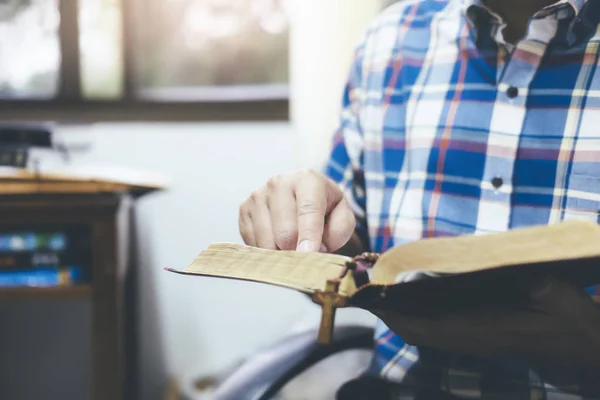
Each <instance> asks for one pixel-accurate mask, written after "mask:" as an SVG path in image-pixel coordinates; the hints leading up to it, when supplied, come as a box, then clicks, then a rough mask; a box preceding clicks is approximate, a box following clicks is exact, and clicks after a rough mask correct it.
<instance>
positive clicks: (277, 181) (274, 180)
mask: <svg viewBox="0 0 600 400" xmlns="http://www.w3.org/2000/svg"><path fill="white" fill-rule="evenodd" d="M282 180H283V178H282V177H281V175H276V176H273V177H271V178H269V180H268V181H267V184H266V188H267V190H271V191H272V190H275V189H277V188H278V187H279V186H280V185H281V181H282Z"/></svg>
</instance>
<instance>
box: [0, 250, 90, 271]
mask: <svg viewBox="0 0 600 400" xmlns="http://www.w3.org/2000/svg"><path fill="white" fill-rule="evenodd" d="M81 263H82V260H81V259H80V257H77V255H76V254H65V253H62V254H61V253H56V252H35V253H29V252H28V253H5V254H3V253H0V271H13V270H27V269H38V268H59V267H62V266H65V265H74V264H81Z"/></svg>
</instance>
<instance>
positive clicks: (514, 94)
mask: <svg viewBox="0 0 600 400" xmlns="http://www.w3.org/2000/svg"><path fill="white" fill-rule="evenodd" d="M506 94H507V95H508V97H509V98H511V99H514V98H515V97H517V96H518V95H519V89H517V88H516V87H514V86H511V87H509V88H508V90H507V91H506Z"/></svg>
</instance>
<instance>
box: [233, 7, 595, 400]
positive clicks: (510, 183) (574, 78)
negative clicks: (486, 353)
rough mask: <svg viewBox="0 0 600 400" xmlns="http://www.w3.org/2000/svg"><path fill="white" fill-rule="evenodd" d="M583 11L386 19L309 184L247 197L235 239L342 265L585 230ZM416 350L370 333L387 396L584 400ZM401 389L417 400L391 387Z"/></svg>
mask: <svg viewBox="0 0 600 400" xmlns="http://www.w3.org/2000/svg"><path fill="white" fill-rule="evenodd" d="M599 3H600V1H599V0H587V1H586V0H561V1H559V2H555V1H554V0H487V1H484V0H445V1H444V0H420V1H404V2H400V3H398V4H396V5H393V6H391V7H390V8H388V9H387V10H386V11H385V12H384V13H383V14H382V15H381V16H380V17H379V18H377V20H376V21H375V22H374V23H373V24H372V25H371V26H370V27H369V29H368V30H367V32H366V34H365V36H364V38H363V40H362V42H361V44H360V45H359V46H358V48H357V50H356V54H355V62H354V64H353V66H352V69H351V73H350V77H349V80H348V84H347V86H346V90H345V93H344V98H343V106H344V107H343V114H342V120H341V127H340V129H339V131H338V132H337V134H336V136H335V140H334V146H333V150H332V153H331V158H330V160H329V163H328V165H327V168H326V173H325V175H321V174H319V173H317V172H311V171H303V172H298V173H294V174H290V175H285V176H279V177H275V178H273V179H271V180H270V181H269V182H268V183H267V184H266V185H265V186H264V187H262V188H260V189H258V190H257V191H255V192H254V193H253V194H252V196H251V197H250V198H249V199H248V200H247V201H246V202H245V203H244V204H242V206H241V208H240V232H241V234H242V237H243V239H244V241H245V242H246V243H247V244H249V245H253V246H259V247H264V248H269V249H282V250H293V249H297V250H298V251H329V252H334V251H338V252H342V253H346V254H349V255H356V254H358V253H359V252H361V251H364V250H370V251H375V252H382V251H385V250H386V249H388V248H390V247H391V246H394V245H399V244H402V243H406V242H408V241H413V240H418V239H421V238H429V237H436V236H449V235H464V234H484V233H491V232H501V231H505V230H508V229H514V228H519V227H525V226H531V225H539V224H551V223H556V222H559V221H561V220H565V219H573V218H580V219H586V220H590V221H594V222H597V221H598V216H599V214H600V107H599V106H600V70H599V69H598V57H599V56H600V50H599V45H600V35H598V34H597V31H598V23H599V20H600V6H599ZM593 290H594V289H590V293H592V295H593ZM596 294H598V293H596ZM586 296H587V295H586ZM584 297H585V296H584ZM587 300H589V299H587ZM587 300H585V299H584V300H583V301H587ZM515 340H518V339H517V338H515ZM419 350H421V353H423V349H417V348H415V347H413V346H409V345H407V344H405V343H404V341H403V340H402V339H401V338H400V337H399V336H397V335H395V334H394V333H393V332H391V331H390V330H389V329H388V328H387V327H386V326H385V325H383V323H381V324H380V325H379V327H378V329H377V334H376V349H375V357H374V362H373V367H374V369H375V370H376V372H377V373H378V375H379V376H381V377H383V378H384V379H386V380H388V381H391V382H397V383H401V384H402V385H401V386H400V387H399V389H398V392H397V393H396V394H397V396H398V397H400V395H401V394H407V397H402V398H415V397H417V396H419V395H420V396H423V397H420V398H426V399H437V398H442V396H454V397H451V398H469V399H472V398H486V399H488V398H501V399H538V398H539V399H542V398H552V399H562V398H565V399H567V398H568V399H579V398H583V397H582V396H584V392H585V396H587V397H586V398H592V397H590V396H591V395H596V394H598V398H600V393H590V391H589V390H587V392H586V391H585V390H583V389H582V386H585V384H582V382H581V376H578V374H577V371H576V370H575V369H574V368H567V367H565V368H563V369H561V371H558V367H557V369H556V370H555V371H554V373H553V371H551V370H552V368H550V367H549V369H550V371H544V373H542V372H541V371H539V370H537V369H536V370H532V369H531V368H529V367H528V366H526V365H524V363H521V362H519V360H509V361H506V360H495V359H492V360H488V359H486V360H480V359H474V358H472V357H461V356H459V355H453V356H450V355H447V354H442V353H441V352H435V351H433V352H428V355H427V357H426V358H427V359H426V360H425V357H423V354H420V351H419ZM598 358H599V359H600V354H599V355H598ZM554 375H556V376H559V377H560V378H557V380H553V379H550V378H549V379H548V380H542V378H541V376H544V377H552V376H554ZM595 379H596V380H597V378H595ZM413 385H416V386H419V387H421V386H424V387H427V389H426V391H425V392H424V393H428V394H423V392H421V391H420V389H414V390H408V389H406V388H408V387H409V386H413ZM402 387H404V389H402ZM431 388H434V389H436V390H437V391H433V392H431V391H430V390H431ZM411 396H412V397H411ZM494 396H496V397H494ZM553 396H554V397H553Z"/></svg>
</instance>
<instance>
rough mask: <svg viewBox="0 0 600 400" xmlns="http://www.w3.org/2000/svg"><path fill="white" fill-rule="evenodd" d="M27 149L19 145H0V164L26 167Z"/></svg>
mask: <svg viewBox="0 0 600 400" xmlns="http://www.w3.org/2000/svg"><path fill="white" fill-rule="evenodd" d="M28 159H29V151H28V150H27V149H25V148H20V147H14V148H11V147H0V165H2V166H9V167H17V168H26V167H27V160H28Z"/></svg>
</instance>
